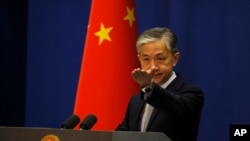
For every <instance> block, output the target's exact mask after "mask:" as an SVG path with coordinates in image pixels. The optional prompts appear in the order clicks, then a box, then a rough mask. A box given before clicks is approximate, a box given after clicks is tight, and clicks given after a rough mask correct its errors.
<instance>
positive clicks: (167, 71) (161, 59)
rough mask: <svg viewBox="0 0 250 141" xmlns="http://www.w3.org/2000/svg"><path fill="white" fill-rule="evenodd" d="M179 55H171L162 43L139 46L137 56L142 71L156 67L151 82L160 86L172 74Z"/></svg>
mask: <svg viewBox="0 0 250 141" xmlns="http://www.w3.org/2000/svg"><path fill="white" fill-rule="evenodd" d="M179 56H180V54H179V53H178V52H177V53H175V54H172V53H171V52H170V50H169V49H168V48H167V47H166V46H165V44H164V42H163V41H156V42H151V43H148V44H144V45H142V46H141V51H140V53H139V54H138V58H139V61H140V63H141V67H142V69H143V70H149V69H151V68H153V67H156V68H157V69H156V71H155V73H154V76H153V81H154V82H155V83H156V84H159V85H162V84H163V83H165V82H166V81H167V80H168V79H169V77H170V76H171V74H172V71H173V67H174V66H176V64H177V62H178V59H179Z"/></svg>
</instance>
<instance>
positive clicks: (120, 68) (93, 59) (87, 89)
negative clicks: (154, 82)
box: [74, 0, 139, 130]
mask: <svg viewBox="0 0 250 141" xmlns="http://www.w3.org/2000/svg"><path fill="white" fill-rule="evenodd" d="M136 39H137V23H136V18H135V3H134V0H105V1H104V0H92V5H91V12H90V17H89V25H88V31H87V36H86V41H85V47H84V55H83V59H82V66H81V71H80V76H79V82H78V89H77V95H76V100H75V107H74V114H77V115H79V116H80V117H81V119H84V118H85V117H86V116H87V115H88V114H94V115H96V116H97V118H98V120H97V122H96V124H95V125H94V126H93V128H92V130H114V129H115V128H116V127H117V125H118V124H119V123H120V122H121V121H122V119H123V116H124V114H125V111H126V107H127V104H128V101H129V99H130V97H131V96H132V95H133V94H135V93H136V92H137V91H138V85H137V83H135V82H134V81H133V80H132V77H131V71H132V70H133V69H134V68H136V67H139V62H138V59H137V57H136V56H137V53H136V47H135V44H136Z"/></svg>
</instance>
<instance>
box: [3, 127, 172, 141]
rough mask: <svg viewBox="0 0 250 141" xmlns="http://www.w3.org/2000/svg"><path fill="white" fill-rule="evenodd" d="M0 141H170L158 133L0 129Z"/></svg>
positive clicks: (23, 128)
mask: <svg viewBox="0 0 250 141" xmlns="http://www.w3.org/2000/svg"><path fill="white" fill-rule="evenodd" d="M0 141H171V140H170V139H169V138H168V137H167V136H166V135H165V134H163V133H159V132H136V131H90V130H71V129H53V128H29V127H0Z"/></svg>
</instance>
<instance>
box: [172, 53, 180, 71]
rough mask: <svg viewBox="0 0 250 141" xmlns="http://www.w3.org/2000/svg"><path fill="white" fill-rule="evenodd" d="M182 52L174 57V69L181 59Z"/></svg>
mask: <svg viewBox="0 0 250 141" xmlns="http://www.w3.org/2000/svg"><path fill="white" fill-rule="evenodd" d="M180 55H181V54H180V52H176V53H175V54H174V55H173V57H174V62H173V67H175V66H176V65H177V63H178V61H179V58H180Z"/></svg>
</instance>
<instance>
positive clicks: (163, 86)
mask: <svg viewBox="0 0 250 141" xmlns="http://www.w3.org/2000/svg"><path fill="white" fill-rule="evenodd" d="M176 77H177V76H176V74H175V72H174V71H173V72H172V75H171V76H170V78H169V79H168V80H167V81H166V82H165V83H164V84H162V85H161V87H162V88H167V86H168V85H169V84H170V83H171V82H172V81H173V80H174V79H175V78H176Z"/></svg>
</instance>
